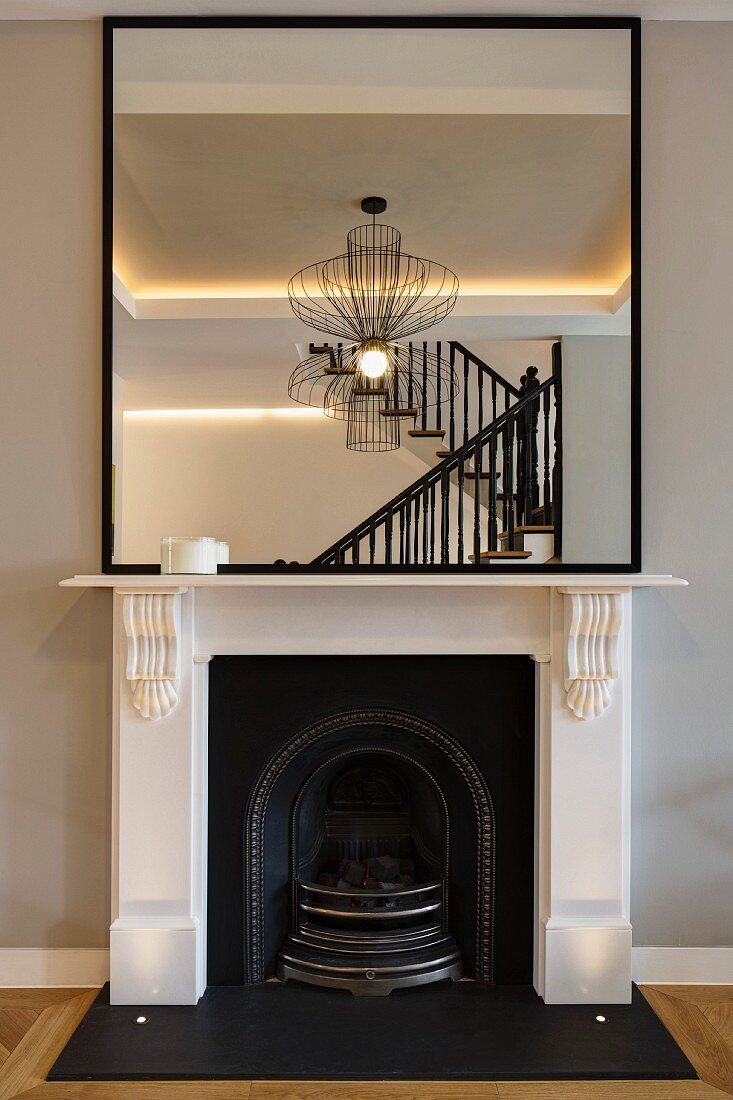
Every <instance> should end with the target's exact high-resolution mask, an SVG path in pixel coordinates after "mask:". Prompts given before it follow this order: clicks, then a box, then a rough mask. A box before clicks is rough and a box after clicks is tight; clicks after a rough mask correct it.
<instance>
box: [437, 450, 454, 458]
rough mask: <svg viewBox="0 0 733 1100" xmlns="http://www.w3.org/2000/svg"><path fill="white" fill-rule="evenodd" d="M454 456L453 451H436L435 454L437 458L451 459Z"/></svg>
mask: <svg viewBox="0 0 733 1100" xmlns="http://www.w3.org/2000/svg"><path fill="white" fill-rule="evenodd" d="M452 454H453V451H436V452H435V457H436V458H450V456H451V455H452Z"/></svg>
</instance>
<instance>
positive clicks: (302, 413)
mask: <svg viewBox="0 0 733 1100" xmlns="http://www.w3.org/2000/svg"><path fill="white" fill-rule="evenodd" d="M123 415H124V416H125V417H126V418H129V419H130V420H257V419H260V418H263V417H268V416H271V417H283V418H290V419H293V418H298V419H299V418H304V419H308V420H313V419H315V418H316V417H318V418H320V417H322V416H323V415H324V412H323V409H312V408H301V409H288V408H282V409H278V408H273V409H125V411H124V414H123Z"/></svg>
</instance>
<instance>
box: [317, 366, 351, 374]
mask: <svg viewBox="0 0 733 1100" xmlns="http://www.w3.org/2000/svg"><path fill="white" fill-rule="evenodd" d="M323 373H324V374H356V367H324V368H323Z"/></svg>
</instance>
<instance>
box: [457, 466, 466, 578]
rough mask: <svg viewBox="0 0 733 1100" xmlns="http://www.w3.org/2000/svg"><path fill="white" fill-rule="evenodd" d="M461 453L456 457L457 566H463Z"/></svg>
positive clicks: (462, 471)
mask: <svg viewBox="0 0 733 1100" xmlns="http://www.w3.org/2000/svg"><path fill="white" fill-rule="evenodd" d="M465 476H466V473H465V465H464V457H463V452H461V454H460V455H459V457H458V564H459V565H463V488H464V480H465Z"/></svg>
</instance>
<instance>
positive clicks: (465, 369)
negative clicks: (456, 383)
mask: <svg viewBox="0 0 733 1100" xmlns="http://www.w3.org/2000/svg"><path fill="white" fill-rule="evenodd" d="M463 442H464V443H468V356H467V355H466V353H465V352H464V353H463Z"/></svg>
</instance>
